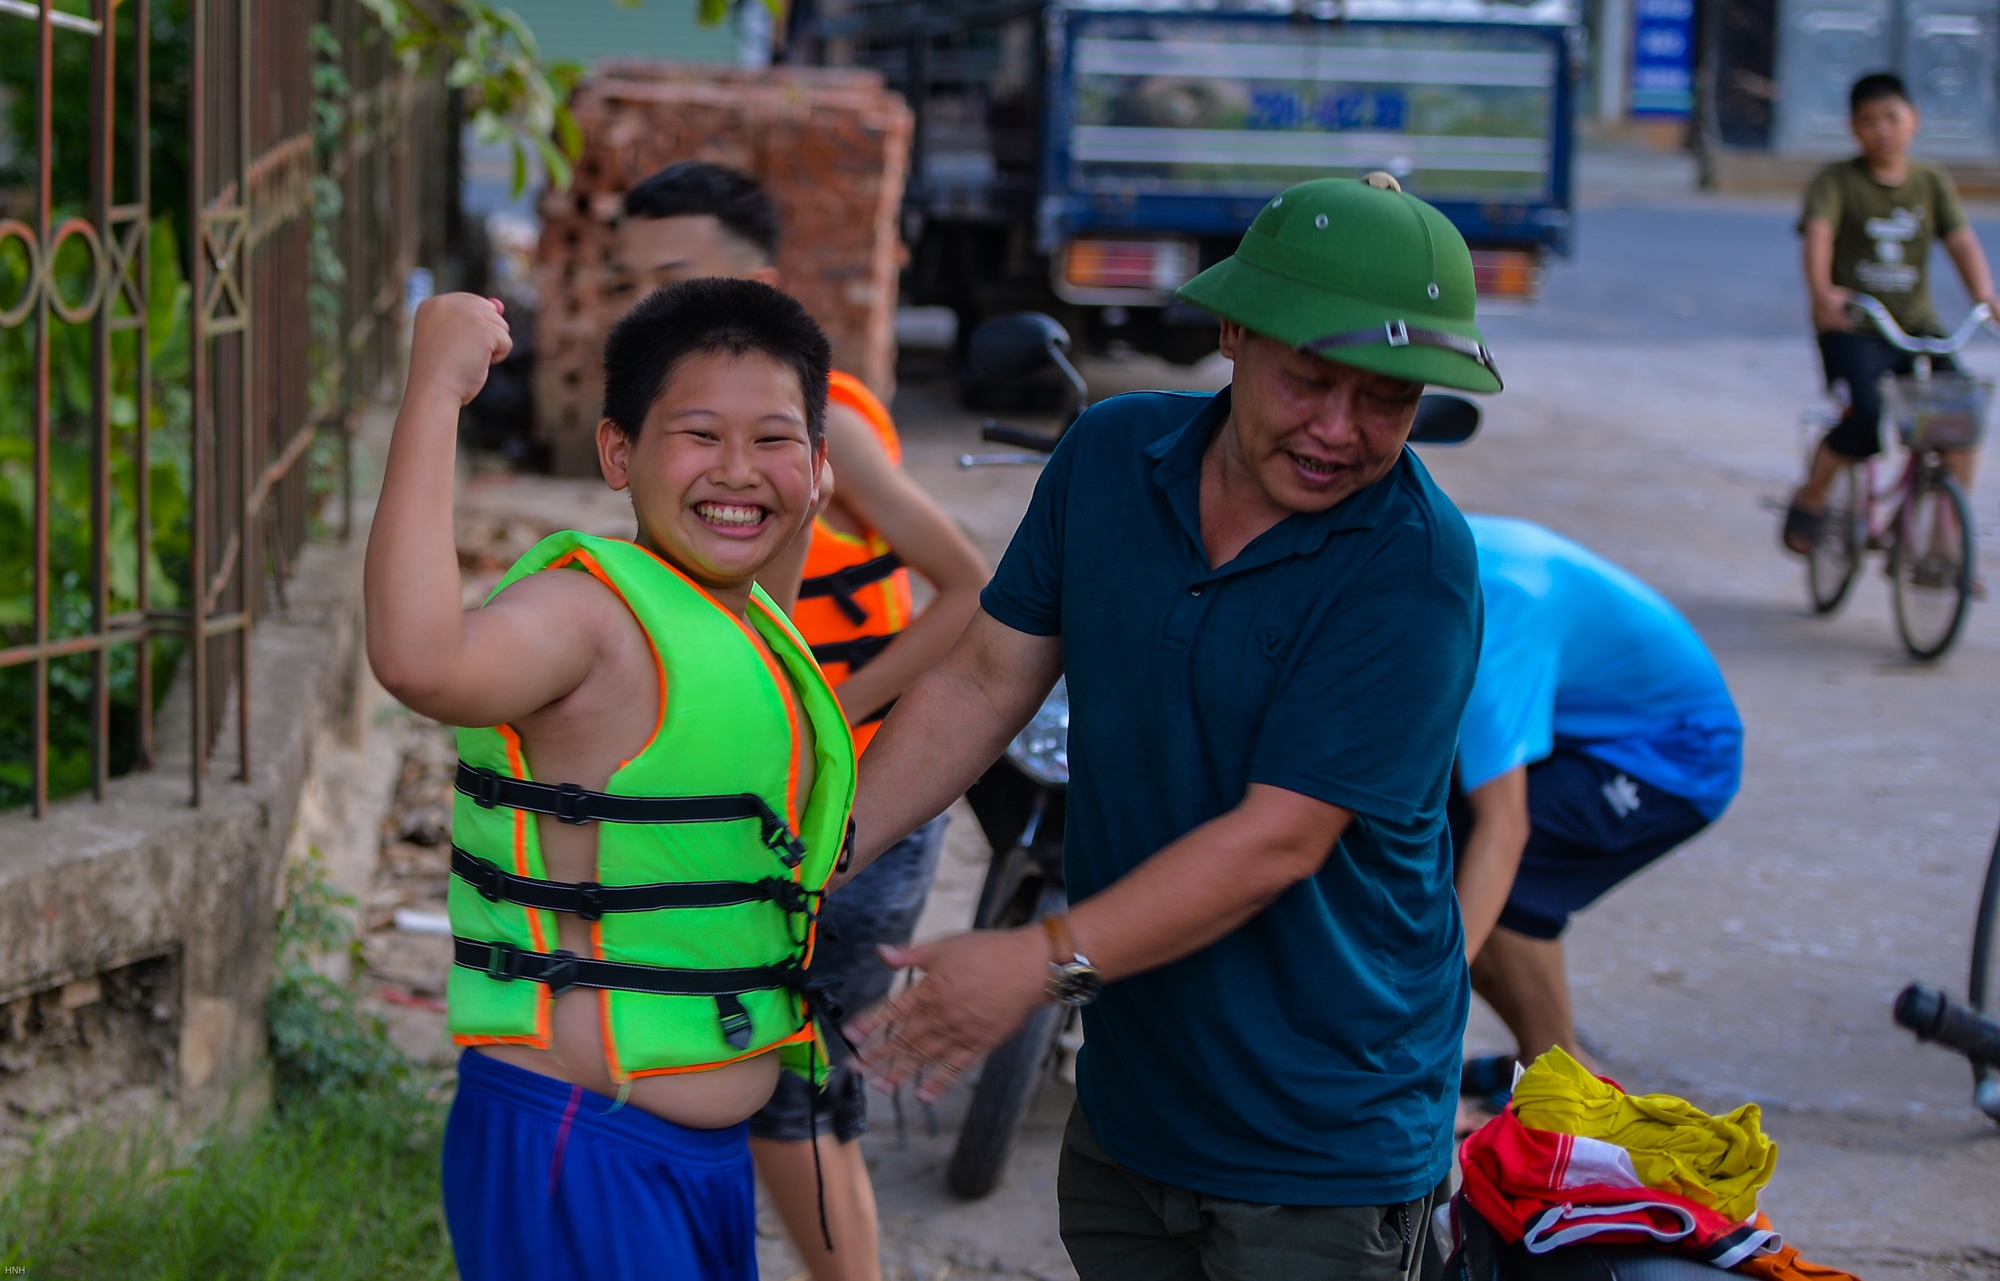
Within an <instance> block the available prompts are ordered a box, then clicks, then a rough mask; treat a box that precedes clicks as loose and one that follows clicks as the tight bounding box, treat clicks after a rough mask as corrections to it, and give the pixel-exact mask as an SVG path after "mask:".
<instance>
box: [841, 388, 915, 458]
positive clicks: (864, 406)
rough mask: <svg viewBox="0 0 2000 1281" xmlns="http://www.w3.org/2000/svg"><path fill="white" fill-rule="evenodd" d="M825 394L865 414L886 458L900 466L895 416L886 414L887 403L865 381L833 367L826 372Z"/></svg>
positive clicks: (900, 446) (858, 412)
mask: <svg viewBox="0 0 2000 1281" xmlns="http://www.w3.org/2000/svg"><path fill="white" fill-rule="evenodd" d="M826 398H827V399H828V400H830V401H832V402H833V403H835V404H836V405H845V406H847V407H848V408H849V409H852V410H853V411H854V412H855V413H857V414H860V415H861V416H862V417H863V418H866V419H867V420H868V425H869V426H870V427H873V428H874V429H875V436H876V438H877V439H878V440H880V441H881V442H882V448H884V449H886V450H888V451H889V461H890V462H892V463H895V464H896V465H897V466H899V467H900V466H902V463H903V440H902V437H900V436H898V435H897V434H896V420H895V419H894V418H892V417H890V416H889V407H888V406H887V405H885V404H883V403H882V398H881V397H879V396H877V395H876V394H875V393H874V392H872V391H870V390H868V384H867V383H864V382H862V381H861V380H860V379H859V378H856V377H855V376H854V375H853V374H843V373H841V372H840V371H839V370H838V369H836V370H833V371H832V372H830V373H829V374H827V376H826Z"/></svg>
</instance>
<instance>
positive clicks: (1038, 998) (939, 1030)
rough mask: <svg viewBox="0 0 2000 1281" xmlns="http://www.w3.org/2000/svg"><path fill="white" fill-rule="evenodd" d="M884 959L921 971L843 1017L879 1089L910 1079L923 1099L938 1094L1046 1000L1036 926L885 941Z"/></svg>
mask: <svg viewBox="0 0 2000 1281" xmlns="http://www.w3.org/2000/svg"><path fill="white" fill-rule="evenodd" d="M882 959H883V960H885V961H887V962H888V963H889V964H890V965H891V966H892V967H894V968H896V969H907V968H911V967H915V968H916V969H920V970H922V971H923V972H924V977H923V978H922V980H920V981H919V982H917V983H914V984H912V985H911V986H909V987H907V988H905V989H904V990H903V991H902V993H901V994H900V995H898V996H896V997H894V998H892V999H890V1000H887V1001H884V1002H882V1003H881V1004H880V1005H877V1006H875V1007H874V1008H873V1009H870V1010H868V1011H866V1012H865V1013H863V1014H862V1015H861V1016H860V1017H859V1018H857V1019H854V1020H853V1021H852V1022H850V1023H848V1025H847V1029H846V1030H847V1034H848V1038H849V1039H850V1040H852V1041H853V1042H854V1043H855V1044H856V1045H857V1046H859V1047H860V1051H859V1056H858V1066H859V1068H860V1070H861V1073H862V1075H863V1076H866V1077H867V1078H868V1079H869V1080H870V1081H871V1082H873V1083H874V1085H875V1087H876V1088H877V1089H879V1090H885V1091H886V1090H893V1089H895V1088H896V1087H897V1086H899V1085H901V1084H902V1083H903V1082H904V1081H906V1080H915V1081H916V1083H917V1098H918V1099H920V1100H921V1101H923V1102H925V1103H934V1102H936V1101H937V1100H938V1099H939V1098H941V1097H942V1096H943V1095H944V1093H945V1091H946V1090H948V1089H950V1088H951V1084H952V1082H953V1081H955V1080H956V1079H957V1078H958V1075H959V1073H961V1072H963V1071H965V1069H966V1068H967V1067H968V1066H970V1065H971V1064H972V1063H973V1062H974V1061H975V1060H977V1059H978V1058H979V1056H980V1055H982V1054H985V1053H986V1052H987V1051H988V1050H991V1049H992V1048H993V1047H995V1046H997V1045H999V1044H1000V1043H1001V1042H1002V1041H1004V1040H1006V1039H1007V1038H1008V1037H1009V1036H1012V1035H1013V1034H1014V1031H1015V1030H1016V1029H1017V1028H1019V1027H1020V1026H1021V1024H1022V1023H1023V1022H1025V1021H1026V1020H1027V1017H1028V1015H1029V1014H1031V1013H1032V1012H1033V1011H1034V1009H1035V1007H1036V1006H1038V1005H1044V1004H1047V1002H1048V1000H1049V993H1048V984H1049V944H1048V939H1047V936H1045V935H1044V934H1043V933H1042V930H1041V927H1040V926H1036V925H1030V926H1027V927H1025V928H1023V929H1017V930H977V931H974V932H972V933H970V934H954V935H952V936H951V937H950V938H945V939H939V940H938V941H937V942H935V943H922V944H918V945H916V946H914V947H884V948H883V949H882Z"/></svg>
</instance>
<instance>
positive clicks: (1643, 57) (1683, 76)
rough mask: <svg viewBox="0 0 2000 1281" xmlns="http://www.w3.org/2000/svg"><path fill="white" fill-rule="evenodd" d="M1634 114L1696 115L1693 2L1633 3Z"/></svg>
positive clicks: (1638, 0) (1639, 0)
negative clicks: (1693, 113) (1694, 111)
mask: <svg viewBox="0 0 2000 1281" xmlns="http://www.w3.org/2000/svg"><path fill="white" fill-rule="evenodd" d="M1632 10H1633V17H1634V19H1635V20H1636V21H1635V27H1636V29H1635V30H1634V31H1633V33H1632V114H1633V115H1635V116H1683V117H1684V116H1687V115H1689V114H1691V113H1692V112H1693V110H1694V0H1634V2H1633V6H1632Z"/></svg>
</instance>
